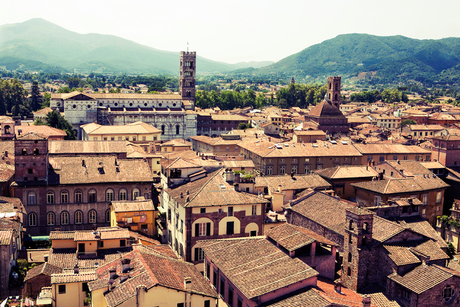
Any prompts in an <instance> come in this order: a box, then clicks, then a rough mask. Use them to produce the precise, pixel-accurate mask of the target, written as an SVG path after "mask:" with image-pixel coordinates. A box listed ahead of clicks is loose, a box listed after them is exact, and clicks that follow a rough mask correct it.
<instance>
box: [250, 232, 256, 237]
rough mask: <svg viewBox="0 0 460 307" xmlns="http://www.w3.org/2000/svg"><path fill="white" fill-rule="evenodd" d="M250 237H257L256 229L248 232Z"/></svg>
mask: <svg viewBox="0 0 460 307" xmlns="http://www.w3.org/2000/svg"><path fill="white" fill-rule="evenodd" d="M249 235H250V236H251V237H257V230H251V232H250V234H249Z"/></svg>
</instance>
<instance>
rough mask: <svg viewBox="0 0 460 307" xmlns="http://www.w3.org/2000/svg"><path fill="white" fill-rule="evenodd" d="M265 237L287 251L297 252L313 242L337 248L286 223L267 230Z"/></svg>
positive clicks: (327, 240) (314, 234)
mask: <svg viewBox="0 0 460 307" xmlns="http://www.w3.org/2000/svg"><path fill="white" fill-rule="evenodd" d="M265 235H266V236H267V237H268V238H270V239H272V240H274V241H275V242H277V243H278V244H279V245H280V246H282V247H284V248H285V249H286V250H288V251H294V250H297V249H299V248H301V247H303V246H306V245H309V244H311V243H313V242H315V241H316V242H319V243H323V244H326V245H331V246H338V245H337V244H336V243H334V242H332V241H331V240H329V239H326V238H325V237H323V236H321V235H319V234H317V233H316V232H314V231H311V230H309V229H306V228H303V227H300V226H295V225H292V224H287V223H285V224H282V225H280V226H277V227H274V228H271V229H269V230H267V231H266V232H265Z"/></svg>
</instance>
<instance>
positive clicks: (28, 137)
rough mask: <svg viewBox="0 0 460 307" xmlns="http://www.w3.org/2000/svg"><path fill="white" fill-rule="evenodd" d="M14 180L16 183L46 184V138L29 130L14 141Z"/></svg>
mask: <svg viewBox="0 0 460 307" xmlns="http://www.w3.org/2000/svg"><path fill="white" fill-rule="evenodd" d="M14 156H15V165H16V167H15V181H16V183H17V184H18V185H34V184H35V185H36V184H38V183H40V184H46V183H47V180H48V140H47V139H46V137H44V136H41V135H38V134H35V133H34V132H29V133H27V134H24V135H22V136H19V137H17V138H16V139H15V141H14Z"/></svg>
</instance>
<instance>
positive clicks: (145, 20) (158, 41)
mask: <svg viewBox="0 0 460 307" xmlns="http://www.w3.org/2000/svg"><path fill="white" fill-rule="evenodd" d="M459 12H460V1H459V0H440V1H434V0H431V1H427V0H418V1H412V0H397V1H394V0H384V1H373V0H352V1H345V0H340V1H339V0H328V1H321V0H319V1H310V0H303V1H302V0H281V1H274V0H264V1H259V0H246V1H242V0H231V1H228V0H214V1H210V0H209V1H207V0H188V1H182V0H181V1H176V0H163V1H159V0H131V1H129V0H124V1H120V0H111V1H105V0H91V1H87V0H74V1H67V0H42V1H37V0H21V1H6V0H3V1H1V5H0V25H3V24H9V23H18V22H23V21H26V20H28V19H31V18H37V17H39V18H43V19H46V20H48V21H50V22H52V23H55V24H57V25H59V26H61V27H64V28H66V29H68V30H71V31H75V32H77V33H82V34H85V33H99V34H112V35H117V36H120V37H122V38H125V39H130V40H133V41H135V42H137V43H141V44H143V45H147V46H151V47H153V48H157V49H162V50H168V51H181V50H185V49H186V48H187V41H189V43H190V50H191V51H192V50H193V51H197V52H198V54H199V55H200V56H203V57H205V58H208V59H211V60H216V61H223V62H227V63H236V62H240V61H264V60H270V61H278V60H280V59H282V58H284V57H286V56H288V55H291V54H293V53H296V52H299V51H300V50H302V49H305V48H307V47H309V46H311V45H314V44H317V43H320V42H322V41H324V40H327V39H331V38H334V37H335V36H337V35H339V34H347V33H368V34H374V35H382V36H387V35H404V36H408V37H411V38H419V39H426V38H431V39H438V38H444V37H452V36H455V37H460V18H459V17H458V15H459Z"/></svg>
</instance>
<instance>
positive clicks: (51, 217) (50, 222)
mask: <svg viewBox="0 0 460 307" xmlns="http://www.w3.org/2000/svg"><path fill="white" fill-rule="evenodd" d="M54 223H55V221H54V213H53V212H48V214H47V215H46V224H47V225H54Z"/></svg>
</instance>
